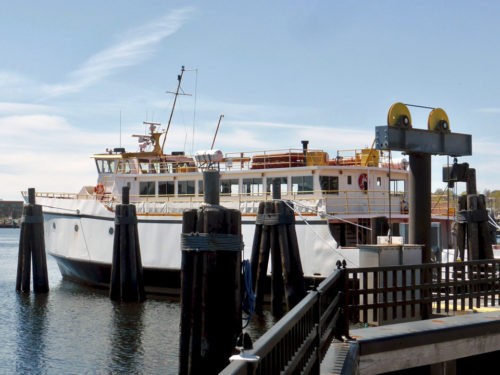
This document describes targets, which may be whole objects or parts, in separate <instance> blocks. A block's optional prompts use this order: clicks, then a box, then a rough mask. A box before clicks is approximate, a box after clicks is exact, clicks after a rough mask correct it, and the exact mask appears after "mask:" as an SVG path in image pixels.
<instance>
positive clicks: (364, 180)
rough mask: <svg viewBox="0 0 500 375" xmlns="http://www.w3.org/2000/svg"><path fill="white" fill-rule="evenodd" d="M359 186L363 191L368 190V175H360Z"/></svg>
mask: <svg viewBox="0 0 500 375" xmlns="http://www.w3.org/2000/svg"><path fill="white" fill-rule="evenodd" d="M358 185H359V188H360V189H361V190H368V175H367V174H366V173H361V174H360V175H359V178H358Z"/></svg>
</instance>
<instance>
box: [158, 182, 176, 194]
mask: <svg viewBox="0 0 500 375" xmlns="http://www.w3.org/2000/svg"><path fill="white" fill-rule="evenodd" d="M174 194H175V181H160V182H158V195H163V196H173V195H174Z"/></svg>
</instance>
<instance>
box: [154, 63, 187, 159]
mask: <svg viewBox="0 0 500 375" xmlns="http://www.w3.org/2000/svg"><path fill="white" fill-rule="evenodd" d="M185 71H186V69H184V65H183V66H182V67H181V74H180V75H178V76H177V81H179V82H178V83H177V90H175V92H173V91H167V93H169V94H174V95H175V97H174V104H173V105H172V111H171V112H170V118H169V119H168V125H167V130H165V137H164V138H163V143H162V145H161V153H162V154H163V148H164V147H165V141H166V140H167V133H168V130H169V129H170V123H171V122H172V117H173V116H174V109H175V103H177V97H178V96H179V95H188V96H190V95H189V94H185V93H183V92H182V93H180V94H179V91H180V90H181V81H182V76H183V75H184V72H185Z"/></svg>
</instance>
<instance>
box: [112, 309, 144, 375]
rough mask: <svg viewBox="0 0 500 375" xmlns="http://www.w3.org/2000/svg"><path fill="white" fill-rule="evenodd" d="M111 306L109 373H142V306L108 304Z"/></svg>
mask: <svg viewBox="0 0 500 375" xmlns="http://www.w3.org/2000/svg"><path fill="white" fill-rule="evenodd" d="M110 303H112V304H113V312H112V314H113V323H112V324H113V327H112V329H111V332H110V335H111V337H110V344H111V345H110V347H111V355H110V359H111V363H110V364H109V368H108V371H109V372H110V373H124V374H139V373H142V368H143V363H142V360H143V358H144V348H143V344H142V336H143V332H144V322H143V315H144V304H143V303H125V302H110Z"/></svg>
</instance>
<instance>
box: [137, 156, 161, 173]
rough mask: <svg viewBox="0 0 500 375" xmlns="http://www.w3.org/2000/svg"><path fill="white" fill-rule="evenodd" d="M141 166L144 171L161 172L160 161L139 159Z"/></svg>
mask: <svg viewBox="0 0 500 375" xmlns="http://www.w3.org/2000/svg"><path fill="white" fill-rule="evenodd" d="M139 167H140V169H141V172H142V173H160V163H159V162H154V161H152V160H147V159H139Z"/></svg>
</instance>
